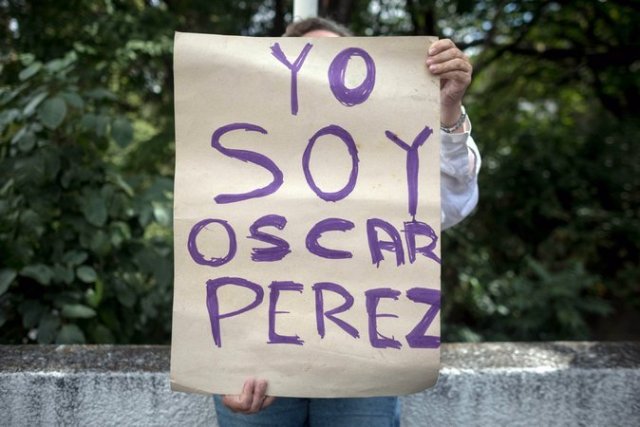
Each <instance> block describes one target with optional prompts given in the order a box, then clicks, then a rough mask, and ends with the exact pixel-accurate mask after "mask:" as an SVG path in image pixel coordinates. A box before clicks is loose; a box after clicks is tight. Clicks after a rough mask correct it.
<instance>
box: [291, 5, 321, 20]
mask: <svg viewBox="0 0 640 427" xmlns="http://www.w3.org/2000/svg"><path fill="white" fill-rule="evenodd" d="M316 16H318V0H293V20H294V21H297V20H300V19H306V18H314V17H316Z"/></svg>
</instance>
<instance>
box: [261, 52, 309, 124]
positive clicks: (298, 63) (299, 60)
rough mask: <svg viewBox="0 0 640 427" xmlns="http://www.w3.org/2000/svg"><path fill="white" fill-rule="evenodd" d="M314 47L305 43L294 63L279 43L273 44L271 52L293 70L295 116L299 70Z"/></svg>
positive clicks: (293, 111)
mask: <svg viewBox="0 0 640 427" xmlns="http://www.w3.org/2000/svg"><path fill="white" fill-rule="evenodd" d="M312 47H313V45H312V44H311V43H307V44H305V45H304V47H303V48H302V52H300V55H298V57H297V58H296V60H295V61H294V62H293V64H292V63H291V62H289V60H288V59H287V56H286V55H285V54H284V52H283V51H282V49H280V44H279V43H275V44H274V45H273V46H271V54H272V55H273V56H274V57H275V58H276V59H277V60H278V61H280V62H282V63H283V64H284V65H285V66H286V67H287V68H288V69H289V70H291V114H293V115H294V116H295V115H297V114H298V71H300V68H302V64H303V63H304V60H305V59H306V58H307V55H308V54H309V51H310V50H311V48H312Z"/></svg>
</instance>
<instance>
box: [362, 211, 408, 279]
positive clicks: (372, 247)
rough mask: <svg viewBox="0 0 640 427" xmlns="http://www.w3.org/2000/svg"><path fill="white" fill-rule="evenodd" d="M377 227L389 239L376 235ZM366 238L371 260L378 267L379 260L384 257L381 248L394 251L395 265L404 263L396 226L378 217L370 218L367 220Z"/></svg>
mask: <svg viewBox="0 0 640 427" xmlns="http://www.w3.org/2000/svg"><path fill="white" fill-rule="evenodd" d="M378 229H381V230H383V231H385V232H386V233H387V235H388V236H389V237H391V241H390V242H387V241H383V240H380V238H379V237H378ZM367 238H368V241H369V252H371V261H372V262H373V263H374V264H375V265H376V266H378V267H380V261H382V260H383V259H384V255H382V250H385V251H390V252H395V254H396V265H397V266H399V265H400V264H404V250H403V248H402V240H401V239H400V233H398V230H396V228H395V227H394V226H393V225H391V224H389V223H388V222H386V221H383V220H381V219H379V218H371V219H368V220H367Z"/></svg>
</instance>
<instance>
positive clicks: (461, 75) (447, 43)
mask: <svg viewBox="0 0 640 427" xmlns="http://www.w3.org/2000/svg"><path fill="white" fill-rule="evenodd" d="M427 67H428V68H429V71H430V72H431V73H433V74H434V75H436V76H438V77H440V106H441V111H440V120H441V121H442V123H443V124H444V125H445V126H449V125H451V124H453V123H455V121H456V120H457V119H458V117H460V114H461V109H460V107H461V106H462V97H463V96H464V94H465V92H466V90H467V88H468V87H469V85H470V84H471V75H472V73H473V67H472V66H471V62H470V61H469V58H468V57H467V56H466V55H465V54H464V53H463V52H462V51H461V50H460V49H458V47H457V46H456V45H455V43H453V42H452V41H451V40H449V39H443V40H438V41H436V42H435V43H433V45H431V47H430V48H429V55H428V57H427ZM459 131H460V132H461V131H462V129H460V130H459Z"/></svg>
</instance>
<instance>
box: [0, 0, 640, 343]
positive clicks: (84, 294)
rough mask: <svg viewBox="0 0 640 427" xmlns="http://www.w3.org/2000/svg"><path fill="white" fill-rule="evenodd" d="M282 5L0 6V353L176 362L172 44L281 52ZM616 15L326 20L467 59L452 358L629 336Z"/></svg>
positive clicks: (625, 100) (553, 11) (451, 287)
mask: <svg viewBox="0 0 640 427" xmlns="http://www.w3.org/2000/svg"><path fill="white" fill-rule="evenodd" d="M291 3H292V2H290V1H285V2H281V1H273V0H254V1H242V2H235V1H228V0H224V1H205V0H189V1H180V2H176V1H166V0H159V1H154V2H144V1H138V0H132V1H121V0H107V1H102V2H94V1H89V0H72V1H69V2H66V3H65V7H62V8H61V7H60V4H58V3H56V2H42V1H20V2H18V1H8V2H3V3H1V4H0V10H1V11H2V13H0V23H1V24H2V25H0V52H2V53H0V342H42V343H49V342H61V343H62V342H66V343H71V342H122V343H125V342H149V343H152V342H166V341H167V340H168V336H169V323H170V314H171V292H170V289H171V281H172V279H171V275H172V254H171V235H170V227H171V210H170V204H169V203H170V198H171V189H172V174H173V138H174V136H173V135H174V130H173V92H172V58H171V54H172V40H173V32H174V31H192V32H205V33H218V34H242V35H258V36H259V35H279V34H282V32H283V29H284V28H283V26H284V24H285V23H286V21H287V20H290V19H291V15H290V14H287V13H286V11H287V8H289V10H290V7H291ZM630 5H631V2H628V1H623V0H606V1H604V0H603V1H586V0H579V1H574V2H554V1H544V2H535V1H509V2H504V1H497V0H496V1H481V2H472V1H470V0H437V1H427V0H407V1H405V2H400V1H396V0H379V1H375V2H374V1H360V2H353V1H332V2H320V11H321V12H322V13H324V14H325V15H329V16H332V17H334V18H336V19H338V20H339V21H342V22H343V23H348V24H349V25H350V26H351V28H352V29H353V30H355V32H356V33H357V34H365V35H388V34H401V35H410V34H435V35H438V36H440V37H448V38H452V39H453V40H454V41H455V42H456V43H457V45H459V46H461V47H463V48H465V49H466V53H467V54H469V55H470V56H471V57H472V61H473V64H474V82H473V85H472V87H471V88H470V90H469V91H468V94H467V97H466V99H465V103H466V106H467V110H468V111H469V113H470V117H471V119H472V121H473V125H474V131H473V133H474V136H475V139H476V141H477V142H478V144H479V145H480V149H481V151H482V154H483V160H484V166H483V170H482V172H481V177H480V189H481V198H480V205H479V208H478V210H477V212H476V213H475V214H474V215H473V216H472V217H471V218H469V219H468V220H466V221H465V222H463V223H462V224H461V225H459V226H457V227H455V228H454V229H452V230H450V231H447V232H446V233H445V234H444V235H443V238H442V240H441V241H442V244H443V248H442V252H443V259H444V265H443V272H442V273H443V289H444V293H443V295H444V306H443V337H444V339H445V340H487V339H489V340H511V339H523V340H536V339H583V338H594V337H596V338H608V337H610V336H614V335H615V336H616V337H620V336H622V337H625V338H637V337H638V336H639V335H638V332H637V324H638V322H640V318H638V315H637V313H638V312H640V288H639V285H638V283H640V267H639V266H640V222H639V221H638V218H639V217H640V170H639V169H640V163H639V162H638V159H640V145H639V144H636V143H635V141H634V139H635V135H638V134H639V133H640V124H639V123H638V120H637V117H638V114H639V113H640V103H638V102H637V99H636V98H637V94H638V93H640V73H638V70H640V62H638V59H637V58H638V57H640V47H639V45H638V42H637V40H639V39H640V38H639V37H638V36H639V35H640V34H638V30H637V28H636V27H637V25H636V22H637V21H638V14H637V11H635V9H634V7H633V6H630ZM634 316H635V317H634ZM623 317H627V318H629V317H630V318H631V319H636V321H635V323H633V324H632V325H631V326H632V328H635V330H634V329H632V328H629V329H628V330H626V331H623V332H622V333H619V332H617V331H618V329H620V326H619V323H618V319H620V318H623ZM614 332H615V333H614Z"/></svg>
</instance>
